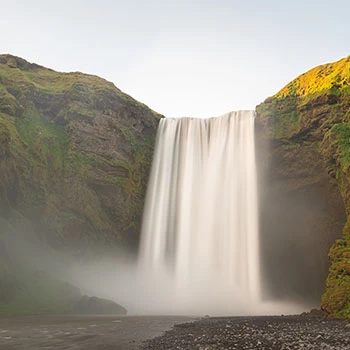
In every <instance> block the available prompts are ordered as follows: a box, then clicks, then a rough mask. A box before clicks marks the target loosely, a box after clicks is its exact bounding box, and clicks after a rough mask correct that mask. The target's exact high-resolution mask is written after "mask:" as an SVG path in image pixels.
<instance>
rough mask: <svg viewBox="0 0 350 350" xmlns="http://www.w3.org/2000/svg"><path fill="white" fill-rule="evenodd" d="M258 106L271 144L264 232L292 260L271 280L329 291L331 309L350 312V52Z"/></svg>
mask: <svg viewBox="0 0 350 350" xmlns="http://www.w3.org/2000/svg"><path fill="white" fill-rule="evenodd" d="M256 111H257V130H258V137H259V139H260V140H259V141H258V142H260V144H261V145H265V148H266V149H265V155H263V159H264V162H263V163H264V165H263V166H265V174H266V175H265V179H264V180H263V181H262V182H263V183H264V185H265V186H262V190H261V192H262V197H263V199H262V201H263V203H265V204H266V205H264V206H263V207H262V215H261V216H262V231H263V234H266V235H267V236H269V235H270V236H271V237H270V238H271V239H270V240H269V242H273V243H272V245H274V248H273V249H272V250H271V251H278V252H280V253H279V254H280V257H283V259H284V260H285V261H286V262H287V263H286V265H288V266H289V267H288V269H287V268H286V271H285V273H284V274H283V273H282V274H281V270H280V269H279V271H277V269H276V268H275V270H276V271H275V273H273V272H272V275H274V276H272V279H274V280H275V283H276V284H277V285H278V284H279V283H281V281H282V284H284V285H285V284H287V285H288V284H289V285H290V287H291V288H292V289H293V288H295V291H296V292H299V293H300V292H301V294H303V292H304V294H305V295H307V291H310V289H311V290H313V291H314V293H316V295H317V294H321V293H323V296H322V303H321V307H322V309H323V310H324V311H325V313H326V314H327V315H329V316H333V317H350V56H349V57H347V58H344V59H342V60H340V61H338V62H334V63H330V64H325V65H322V66H319V67H316V68H314V69H311V70H310V71H308V72H306V73H305V74H302V75H301V76H299V77H298V78H296V79H295V80H293V81H292V82H291V83H289V84H288V85H287V86H285V87H284V88H283V89H282V90H281V91H279V92H278V93H277V94H276V95H274V96H272V97H269V98H267V99H266V100H265V101H264V102H263V103H262V104H260V105H259V106H257V108H256ZM264 141H265V143H264ZM266 141H268V142H266ZM262 148H264V147H262ZM286 233H287V235H288V242H287V244H286V242H285V241H284V244H281V237H282V236H284V235H285V234H286ZM310 238H313V242H315V240H316V241H317V244H316V245H315V244H314V243H312V242H310ZM270 245H271V244H270ZM276 247H277V249H276ZM330 247H331V248H330ZM329 248H330V251H329ZM263 249H265V251H266V252H269V249H270V247H269V246H265V247H264V248H263ZM296 251H298V252H299V254H298V255H297V256H299V257H301V258H300V259H298V260H297V261H296V259H295V256H296V254H294V253H295V252H296ZM328 251H329V263H330V268H329V265H328V262H327V252H328ZM300 253H302V254H300ZM271 254H272V253H271ZM309 257H312V259H311V260H312V261H311V260H309ZM266 264H267V265H269V266H270V271H273V270H274V265H276V264H274V262H273V261H270V262H266ZM315 269H316V270H317V269H318V270H319V271H320V274H321V275H322V274H323V275H324V280H325V284H326V286H324V283H320V280H319V281H317V280H315V278H314V277H315V276H314V274H313V273H311V271H315ZM328 269H329V273H328ZM282 270H283V269H282ZM282 272H283V271H282ZM327 274H328V277H327ZM297 276H299V277H298V278H299V279H298V283H297V284H295V285H293V283H294V282H293V281H296V280H297ZM300 276H301V277H302V280H300ZM321 282H322V281H321ZM315 286H318V287H317V288H315ZM282 292H283V291H282Z"/></svg>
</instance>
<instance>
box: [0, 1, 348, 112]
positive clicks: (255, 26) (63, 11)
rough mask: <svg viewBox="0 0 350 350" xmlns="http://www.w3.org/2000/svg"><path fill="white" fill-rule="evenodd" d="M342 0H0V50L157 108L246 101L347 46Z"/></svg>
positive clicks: (217, 107) (231, 106) (211, 108)
mask: <svg viewBox="0 0 350 350" xmlns="http://www.w3.org/2000/svg"><path fill="white" fill-rule="evenodd" d="M349 15H350V1H348V0H333V1H328V0H327V1H325V0H318V1H315V0H293V1H291V0H289V1H281V0H265V1H258V0H254V1H253V0H240V1H238V0H231V1H229V0H202V1H199V0H192V1H191V0H187V1H183V0H177V1H175V0H174V1H168V0H147V1H146V0H143V1H142V0H125V1H119V0H114V1H113V0H99V1H91V0H85V1H83V0H69V1H67V0H60V1H56V0H51V1H50V0H31V1H24V0H22V1H19V0H11V1H9V0H0V33H1V34H0V53H10V54H13V55H16V56H20V57H22V58H24V59H26V60H27V61H29V62H35V63H37V64H40V65H43V66H46V67H49V68H52V69H55V70H57V71H63V72H70V71H81V72H84V73H89V74H95V75H98V76H101V77H103V78H105V79H107V80H109V81H112V82H113V83H114V84H115V85H116V86H117V87H118V88H120V89H121V90H123V91H124V92H126V93H127V94H129V95H131V96H132V97H134V98H136V99H137V100H139V101H141V102H143V103H145V104H146V105H148V106H149V107H150V108H152V109H153V110H155V111H157V112H159V113H161V114H163V115H165V116H167V117H183V116H186V117H212V116H218V115H222V114H224V113H227V112H229V111H233V110H240V109H254V108H255V106H256V105H257V104H259V103H261V102H262V101H264V100H265V98H267V97H268V96H270V95H273V94H274V93H276V92H277V91H278V90H280V89H281V88H282V87H283V86H284V85H286V84H287V83H288V82H289V81H291V80H292V79H294V78H295V77H297V76H298V75H300V74H301V73H303V72H305V71H307V70H309V69H311V68H312V67H314V66H317V65H320V64H323V63H328V62H332V61H336V60H338V59H341V58H342V57H345V56H347V55H349V54H350V39H349V38H350V25H349Z"/></svg>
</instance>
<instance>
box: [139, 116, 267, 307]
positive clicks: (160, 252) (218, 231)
mask: <svg viewBox="0 0 350 350" xmlns="http://www.w3.org/2000/svg"><path fill="white" fill-rule="evenodd" d="M257 202H258V200H257V179H256V165H255V145H254V112H253V111H240V112H232V113H229V114H226V115H224V116H222V117H218V118H210V119H189V118H181V119H168V118H166V119H162V120H161V121H160V125H159V129H158V135H157V141H156V149H155V154H154V160H153V166H152V172H151V176H150V182H149V185H148V192H147V198H146V203H145V211H144V218H143V227H142V237H141V246H140V266H142V269H143V271H147V272H148V273H151V274H152V276H153V278H157V276H163V277H164V276H166V280H167V281H168V282H167V283H171V285H172V287H171V290H172V291H173V293H174V295H173V298H174V300H173V303H174V304H176V307H182V308H183V309H184V311H186V312H187V313H188V312H190V311H192V312H199V311H203V312H206V311H207V312H212V313H225V312H224V311H226V312H229V313H235V312H237V313H241V314H242V313H250V312H249V310H248V309H249V308H251V306H252V305H256V304H258V303H259V300H260V293H261V291H260V289H261V288H260V273H259V235H258V231H259V230H258V208H257ZM174 307H175V306H174Z"/></svg>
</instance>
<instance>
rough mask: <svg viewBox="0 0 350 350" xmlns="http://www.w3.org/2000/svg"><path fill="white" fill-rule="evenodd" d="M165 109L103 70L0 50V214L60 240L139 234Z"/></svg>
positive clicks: (127, 238)
mask: <svg viewBox="0 0 350 350" xmlns="http://www.w3.org/2000/svg"><path fill="white" fill-rule="evenodd" d="M159 118H160V116H159V115H157V114H156V113H155V112H153V111H151V110H150V109H149V108H147V107H146V106H145V105H143V104H141V103H139V102H138V101H136V100H134V99H133V98H131V97H130V96H128V95H126V94H124V93H123V92H121V91H120V90H119V89H118V88H116V87H115V86H114V85H113V84H112V83H110V82H108V81H106V80H104V79H102V78H99V77H97V76H93V75H87V74H83V73H79V72H76V73H59V72H55V71H53V70H51V69H47V68H44V67H41V66H38V65H35V64H30V63H28V62H26V61H25V60H23V59H21V58H18V57H13V56H10V55H0V171H1V177H0V208H1V209H2V211H1V212H0V216H2V217H3V218H4V219H7V218H6V212H7V211H8V210H12V211H18V212H19V213H20V214H21V215H23V216H24V217H26V218H28V219H29V220H30V221H31V222H33V225H34V229H35V231H36V232H37V235H38V236H39V237H41V238H42V239H44V240H45V241H47V242H48V243H49V244H50V245H53V246H57V247H64V246H67V247H68V246H69V247H72V244H71V243H74V245H75V246H74V249H78V250H84V248H83V247H85V246H89V247H90V246H91V244H93V243H94V242H97V243H99V244H104V243H107V242H109V243H108V244H110V242H115V243H118V244H120V241H123V242H135V241H137V235H138V230H139V226H140V218H141V213H142V203H143V197H144V194H145V186H146V181H147V176H148V171H149V167H150V164H151V159H152V153H153V143H154V138H155V133H156V129H157V124H158V120H159ZM89 249H90V248H89Z"/></svg>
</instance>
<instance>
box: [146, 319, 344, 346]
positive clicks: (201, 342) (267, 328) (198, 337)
mask: <svg viewBox="0 0 350 350" xmlns="http://www.w3.org/2000/svg"><path fill="white" fill-rule="evenodd" d="M349 339H350V323H347V322H346V321H342V320H323V319H321V318H317V317H315V316H313V317H309V316H305V315H304V316H283V317H236V318H235V317H232V318H205V319H201V320H199V321H196V322H192V323H190V324H186V326H181V325H177V326H176V327H174V328H173V329H172V330H170V331H168V332H166V333H165V334H164V335H162V336H160V337H157V338H154V339H151V340H148V341H146V342H145V343H143V344H142V345H141V347H140V349H141V350H158V349H162V350H173V349H181V350H193V349H195V350H236V349H239V350H253V349H254V350H255V349H256V350H259V349H261V350H262V349H266V350H267V349H269V350H282V349H283V350H295V349H305V350H343V349H344V350H350V340H349Z"/></svg>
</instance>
